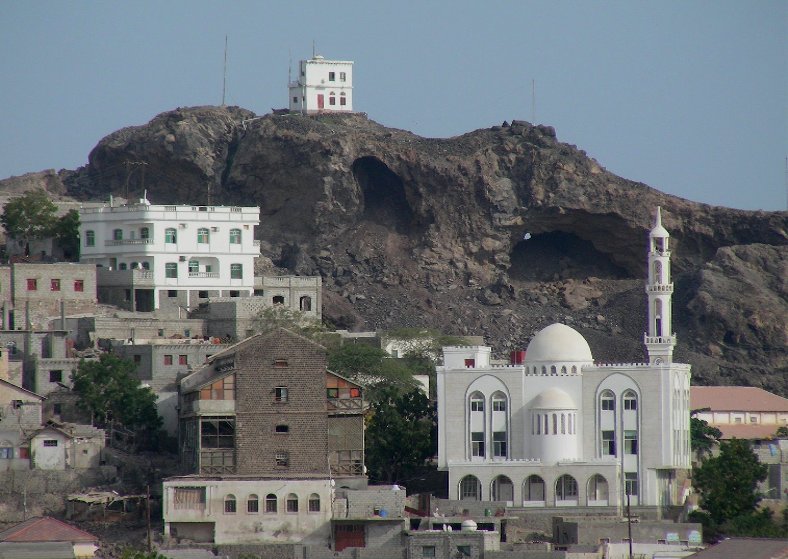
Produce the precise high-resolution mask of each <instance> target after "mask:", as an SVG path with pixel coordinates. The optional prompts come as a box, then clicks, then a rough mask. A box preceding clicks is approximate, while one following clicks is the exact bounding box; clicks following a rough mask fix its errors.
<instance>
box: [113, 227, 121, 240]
mask: <svg viewBox="0 0 788 559" xmlns="http://www.w3.org/2000/svg"><path fill="white" fill-rule="evenodd" d="M112 238H113V239H114V240H116V241H122V240H123V229H115V230H114V231H112Z"/></svg>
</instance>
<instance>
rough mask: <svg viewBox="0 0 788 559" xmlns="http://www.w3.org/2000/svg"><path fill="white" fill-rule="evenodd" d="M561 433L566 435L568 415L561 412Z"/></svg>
mask: <svg viewBox="0 0 788 559" xmlns="http://www.w3.org/2000/svg"><path fill="white" fill-rule="evenodd" d="M561 434H562V435H566V415H565V414H563V413H562V414H561Z"/></svg>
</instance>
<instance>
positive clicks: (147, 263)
mask: <svg viewBox="0 0 788 559" xmlns="http://www.w3.org/2000/svg"><path fill="white" fill-rule="evenodd" d="M142 269H143V270H150V262H148V261H145V262H143V263H142Z"/></svg>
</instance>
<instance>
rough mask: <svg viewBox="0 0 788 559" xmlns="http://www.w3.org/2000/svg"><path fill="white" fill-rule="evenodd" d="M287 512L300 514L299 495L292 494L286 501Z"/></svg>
mask: <svg viewBox="0 0 788 559" xmlns="http://www.w3.org/2000/svg"><path fill="white" fill-rule="evenodd" d="M285 505H286V507H285V510H286V511H287V512H298V495H296V494H295V493H290V495H288V496H287V500H286V501H285Z"/></svg>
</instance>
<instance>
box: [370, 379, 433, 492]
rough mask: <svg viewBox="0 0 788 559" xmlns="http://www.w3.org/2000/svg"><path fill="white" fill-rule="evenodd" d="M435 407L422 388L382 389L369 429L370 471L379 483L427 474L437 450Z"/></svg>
mask: <svg viewBox="0 0 788 559" xmlns="http://www.w3.org/2000/svg"><path fill="white" fill-rule="evenodd" d="M435 420H436V412H435V407H434V406H433V404H432V403H431V402H430V400H429V399H428V398H427V397H426V396H425V395H424V393H423V392H421V390H418V389H416V390H412V391H410V392H405V393H402V392H400V391H399V390H397V389H396V388H394V387H386V388H383V389H382V390H381V391H380V394H379V397H378V399H377V400H376V401H375V402H374V403H373V404H372V405H371V413H370V416H369V422H368V425H367V430H366V435H365V436H366V444H365V446H366V448H367V452H366V458H367V473H368V474H369V477H370V479H371V480H372V481H374V482H377V483H396V482H398V481H403V482H404V481H407V480H409V479H413V478H415V477H418V476H420V475H423V474H425V473H427V472H428V471H429V470H430V466H429V465H428V464H427V463H426V461H427V459H428V458H430V457H431V456H434V455H435V454H436V452H437V448H436V445H437V437H436V429H435V424H436V423H435Z"/></svg>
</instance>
